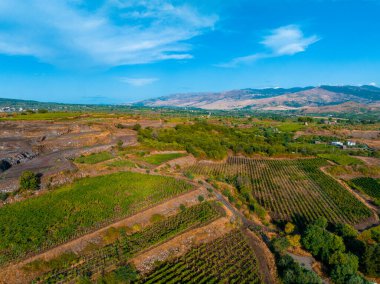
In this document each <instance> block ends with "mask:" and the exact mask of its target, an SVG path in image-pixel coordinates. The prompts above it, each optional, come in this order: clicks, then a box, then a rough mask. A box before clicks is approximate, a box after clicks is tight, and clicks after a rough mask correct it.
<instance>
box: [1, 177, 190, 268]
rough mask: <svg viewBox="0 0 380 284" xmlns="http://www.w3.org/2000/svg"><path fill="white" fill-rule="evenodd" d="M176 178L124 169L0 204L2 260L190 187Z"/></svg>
mask: <svg viewBox="0 0 380 284" xmlns="http://www.w3.org/2000/svg"><path fill="white" fill-rule="evenodd" d="M191 188H192V186H191V185H190V184H188V183H186V182H184V181H181V180H177V179H174V178H169V177H163V176H153V175H145V174H138V173H130V172H122V173H116V174H111V175H104V176H97V177H90V178H83V179H80V180H78V181H76V182H74V183H73V184H70V185H67V186H64V187H61V188H58V189H55V190H53V191H51V192H48V193H46V194H43V195H41V196H38V197H34V198H29V199H26V200H23V201H20V202H16V203H13V204H9V205H6V206H3V207H2V208H0V265H5V264H7V263H9V262H11V261H14V260H20V259H22V258H26V257H30V256H32V255H35V254H39V253H42V252H43V251H45V250H47V249H50V248H52V247H54V246H57V245H60V244H62V243H65V242H67V241H69V240H72V239H74V238H76V237H79V236H81V235H84V234H86V233H88V232H91V231H94V230H97V229H99V228H101V227H104V226H106V225H109V224H112V223H113V222H115V221H117V220H119V219H123V218H125V217H127V216H130V215H133V214H135V213H137V212H139V211H141V210H144V209H147V208H149V207H151V206H153V205H155V204H157V203H159V202H161V201H164V200H167V199H169V198H171V197H173V196H176V195H179V194H181V193H184V192H187V191H189V190H190V189H191Z"/></svg>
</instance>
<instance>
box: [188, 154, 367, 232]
mask: <svg viewBox="0 0 380 284" xmlns="http://www.w3.org/2000/svg"><path fill="white" fill-rule="evenodd" d="M323 165H325V162H324V160H322V159H299V160H271V159H248V158H243V157H230V158H228V160H227V162H226V163H209V162H201V163H198V164H197V165H195V166H192V167H190V168H189V169H188V170H189V171H190V172H192V173H194V174H199V175H204V176H207V177H213V178H216V179H220V180H225V181H228V182H236V178H237V177H240V179H242V180H244V182H245V184H244V186H245V187H247V188H249V189H250V191H251V192H252V194H253V196H254V198H255V199H256V200H257V201H258V202H259V204H260V205H261V206H263V207H264V208H265V209H266V210H268V211H269V212H270V214H271V216H272V218H273V219H275V220H276V219H279V220H292V221H293V222H295V223H297V224H305V223H307V222H310V221H312V220H315V219H316V218H317V217H319V216H324V217H326V218H327V219H328V220H329V221H330V222H333V223H339V222H343V223H348V224H352V225H354V224H358V223H359V222H361V221H363V220H364V219H366V218H368V217H370V216H371V211H370V210H369V209H368V208H367V207H366V206H365V205H364V204H362V203H361V202H360V201H358V200H357V199H356V198H355V197H354V196H353V195H351V194H350V193H349V192H348V191H347V190H346V189H345V188H343V186H341V185H340V183H339V182H337V181H336V180H335V179H333V178H332V177H330V176H328V175H326V174H324V173H323V172H322V171H321V170H320V169H319V168H320V167H321V166H323Z"/></svg>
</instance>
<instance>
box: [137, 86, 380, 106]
mask: <svg viewBox="0 0 380 284" xmlns="http://www.w3.org/2000/svg"><path fill="white" fill-rule="evenodd" d="M135 105H140V106H150V107H186V108H201V109H208V110H232V109H247V110H248V109H252V110H263V111H276V110H277V111H278V110H299V111H302V112H305V113H320V112H350V111H352V112H362V111H372V110H376V111H378V110H380V88H377V87H375V86H369V85H364V86H319V87H312V86H310V87H304V88H289V89H283V88H268V89H242V90H232V91H226V92H214V93H212V92H209V93H186V94H174V95H169V96H164V97H159V98H155V99H150V100H145V101H142V102H139V103H137V104H135Z"/></svg>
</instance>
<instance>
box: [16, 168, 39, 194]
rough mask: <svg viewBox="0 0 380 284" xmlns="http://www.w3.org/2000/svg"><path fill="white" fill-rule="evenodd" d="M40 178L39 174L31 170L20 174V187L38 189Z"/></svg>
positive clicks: (22, 188)
mask: <svg viewBox="0 0 380 284" xmlns="http://www.w3.org/2000/svg"><path fill="white" fill-rule="evenodd" d="M39 185H40V179H39V178H38V176H37V175H36V174H35V173H33V172H31V171H25V172H23V173H22V174H21V176H20V189H21V190H36V189H38V188H39Z"/></svg>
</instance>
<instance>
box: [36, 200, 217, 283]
mask: <svg viewBox="0 0 380 284" xmlns="http://www.w3.org/2000/svg"><path fill="white" fill-rule="evenodd" d="M221 210H222V209H221V208H220V207H218V205H216V204H215V203H208V202H204V203H201V204H199V205H195V206H192V207H189V208H186V209H184V210H182V211H181V212H179V213H178V214H177V215H174V216H171V217H168V218H166V219H164V220H161V221H159V222H156V223H154V224H153V225H150V226H148V227H146V228H145V229H143V230H142V231H140V232H136V233H133V234H131V235H128V234H126V232H125V230H123V228H120V229H118V231H117V232H114V234H116V235H117V236H118V238H117V240H116V241H115V242H114V243H112V244H110V245H107V246H105V247H103V248H100V249H96V250H94V251H91V252H90V253H86V254H84V255H81V256H74V257H73V258H72V259H71V260H70V261H69V262H67V263H66V264H65V267H60V268H59V269H55V270H52V271H50V272H49V273H47V274H45V275H44V276H41V277H39V278H38V279H36V280H35V281H36V282H37V283H57V282H60V281H63V282H64V283H70V282H72V281H76V280H78V279H80V278H86V279H87V280H90V279H93V280H94V279H95V278H96V277H99V276H100V275H102V274H104V272H107V271H111V270H112V269H115V267H118V266H123V265H125V264H126V263H127V262H128V259H130V258H131V257H132V256H133V255H134V254H136V253H138V252H140V251H142V250H144V249H146V248H149V247H150V246H152V245H156V244H158V243H161V242H164V241H166V240H168V239H169V238H171V237H173V236H175V235H177V234H180V233H182V232H184V231H185V230H188V229H190V228H194V227H196V226H200V225H203V224H205V223H207V222H210V221H212V220H215V219H216V218H219V217H220V216H222V211H221ZM52 264H54V261H50V262H45V263H43V262H42V263H41V261H39V263H35V264H29V266H33V265H34V266H36V265H39V266H40V268H39V269H41V267H47V268H48V269H49V266H51V265H52Z"/></svg>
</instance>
